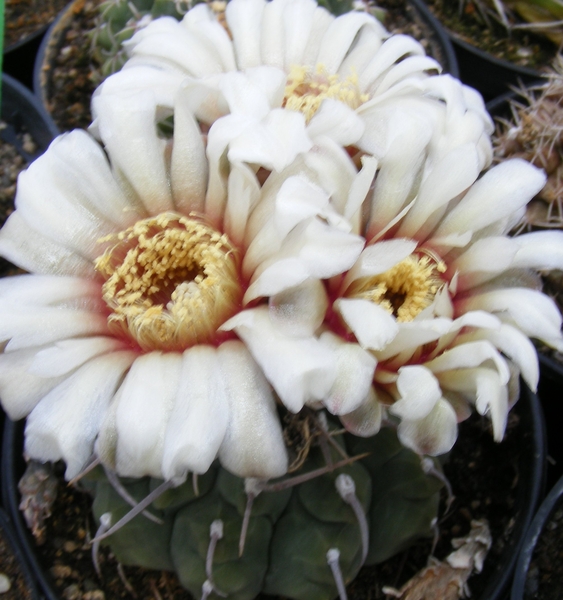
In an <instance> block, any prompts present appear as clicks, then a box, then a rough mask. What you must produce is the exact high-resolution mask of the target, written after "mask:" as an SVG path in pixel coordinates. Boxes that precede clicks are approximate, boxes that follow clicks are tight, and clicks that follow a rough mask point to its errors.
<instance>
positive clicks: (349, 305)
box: [334, 298, 399, 350]
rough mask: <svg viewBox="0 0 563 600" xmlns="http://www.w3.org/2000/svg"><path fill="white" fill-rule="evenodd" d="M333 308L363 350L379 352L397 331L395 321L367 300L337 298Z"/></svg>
mask: <svg viewBox="0 0 563 600" xmlns="http://www.w3.org/2000/svg"><path fill="white" fill-rule="evenodd" d="M334 308H335V309H336V310H337V311H338V312H339V313H340V315H341V316H342V318H343V319H344V321H345V322H346V325H348V327H349V328H350V329H351V330H352V333H353V334H354V335H355V336H356V339H357V340H358V343H359V344H360V346H362V347H363V348H366V349H369V350H381V349H382V348H384V347H385V345H386V344H388V343H389V342H390V341H391V340H392V339H393V338H394V337H395V336H396V335H397V332H398V331H399V327H398V325H397V321H396V320H395V319H394V318H393V317H392V316H391V315H390V314H389V313H388V312H387V311H386V310H385V309H383V308H381V306H379V305H378V304H374V303H373V302H370V301H369V300H362V299H352V298H339V299H338V300H336V301H335V302H334Z"/></svg>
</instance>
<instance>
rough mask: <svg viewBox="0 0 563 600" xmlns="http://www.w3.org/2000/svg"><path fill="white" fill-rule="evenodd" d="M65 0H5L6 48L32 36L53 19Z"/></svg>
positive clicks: (64, 3)
mask: <svg viewBox="0 0 563 600" xmlns="http://www.w3.org/2000/svg"><path fill="white" fill-rule="evenodd" d="M66 3H67V0H6V14H5V39H4V46H5V47H6V48H8V47H10V46H12V45H14V44H17V43H18V42H21V41H23V40H25V39H26V38H28V37H30V36H33V34H35V33H37V32H38V31H40V30H41V29H43V28H44V27H46V26H47V25H48V24H49V23H51V22H52V21H54V20H55V17H56V16H57V14H58V13H59V12H60V11H61V10H62V9H63V8H64V6H65V5H66Z"/></svg>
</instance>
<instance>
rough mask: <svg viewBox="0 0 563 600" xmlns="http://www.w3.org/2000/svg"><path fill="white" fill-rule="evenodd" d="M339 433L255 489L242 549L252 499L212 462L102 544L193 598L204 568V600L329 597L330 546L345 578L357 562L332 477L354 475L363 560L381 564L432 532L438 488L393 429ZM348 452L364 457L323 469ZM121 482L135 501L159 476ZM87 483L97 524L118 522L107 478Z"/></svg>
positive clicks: (356, 535)
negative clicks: (363, 518) (167, 573)
mask: <svg viewBox="0 0 563 600" xmlns="http://www.w3.org/2000/svg"><path fill="white" fill-rule="evenodd" d="M336 439H337V440H338V444H341V446H340V450H339V451H338V448H336V447H335V445H334V446H333V447H328V445H327V446H326V447H325V448H322V451H321V447H320V446H314V447H313V448H311V450H310V452H309V455H308V456H307V459H306V460H305V462H304V463H303V465H302V466H301V468H300V469H299V471H298V472H296V473H292V474H291V475H287V476H285V477H284V478H282V479H281V480H279V481H276V482H264V485H265V486H266V489H264V490H263V491H260V489H262V488H260V489H259V490H258V492H257V493H256V495H253V496H252V501H251V503H250V504H251V510H250V513H249V514H250V517H249V518H248V523H247V525H248V528H247V532H246V539H245V543H244V550H243V552H242V554H241V555H240V550H241V546H240V538H241V530H242V529H243V521H244V515H245V511H247V508H248V506H249V498H248V496H247V494H246V492H245V481H244V480H242V479H240V478H238V477H235V476H234V475H232V474H230V473H228V472H227V471H225V470H224V469H223V468H221V467H215V466H214V467H212V469H210V471H209V472H208V473H206V474H205V475H203V476H200V477H198V480H197V488H196V487H194V481H192V479H191V478H189V479H188V480H187V481H186V482H185V483H184V484H182V485H180V486H178V487H176V488H173V489H170V490H168V491H166V492H165V493H164V494H163V495H162V496H160V497H159V498H158V499H157V500H156V501H154V502H153V504H152V505H151V506H150V512H151V513H153V514H155V515H156V516H158V517H160V518H161V519H162V520H163V524H162V525H158V524H155V523H153V522H151V521H149V520H147V519H146V518H145V517H143V516H141V515H139V516H137V517H135V519H133V520H132V521H131V522H130V523H128V524H127V525H125V526H124V527H123V528H122V529H120V530H119V531H117V532H116V533H114V534H113V535H111V536H110V537H109V538H107V539H105V540H104V541H103V543H108V544H109V545H110V546H111V549H112V551H113V552H114V554H115V555H116V557H117V559H118V560H119V561H121V562H123V563H125V564H137V565H140V566H145V567H152V568H157V569H170V570H174V571H176V573H177V575H178V578H179V580H180V582H181V583H182V585H183V586H184V587H185V588H186V589H188V590H189V591H190V592H191V593H192V594H193V595H194V597H196V598H199V597H200V596H201V595H202V586H203V585H204V583H205V582H208V584H209V581H208V580H209V575H210V574H211V576H212V582H213V583H212V585H213V591H212V592H211V594H210V595H209V596H208V597H209V598H219V597H221V596H220V594H226V597H228V598H230V599H233V600H250V599H252V598H254V597H256V596H257V595H258V594H259V593H260V592H265V593H267V594H272V595H282V596H285V597H287V598H295V599H296V600H330V599H332V598H335V597H336V596H337V589H336V584H335V582H334V578H333V574H332V571H331V569H330V567H329V565H328V564H327V552H328V551H329V550H331V549H333V548H336V549H337V550H338V551H339V553H340V558H339V566H340V569H341V572H342V575H343V579H344V582H345V583H349V582H350V581H352V580H353V579H354V577H355V576H356V574H357V573H358V571H359V569H360V567H361V566H362V562H363V546H362V532H361V528H360V525H359V521H358V518H357V515H356V514H355V511H354V510H353V509H352V506H351V505H350V504H349V502H348V501H346V500H345V499H344V497H343V496H341V495H340V494H339V492H338V491H337V489H336V481H337V477H338V476H340V475H343V474H344V475H348V476H350V477H351V478H352V480H353V485H354V486H355V497H356V498H357V502H358V506H360V507H361V509H362V511H364V512H365V513H366V515H367V523H368V525H369V533H370V535H369V548H366V550H367V560H366V561H365V562H366V563H367V564H373V563H377V562H381V561H383V560H385V559H387V558H388V557H390V556H392V555H393V554H395V553H396V552H398V551H400V550H401V549H403V548H404V547H406V546H407V545H408V544H409V543H412V541H414V540H415V539H417V538H419V537H421V536H428V535H430V534H431V531H432V528H431V524H432V521H433V519H435V517H436V514H437V509H438V499H439V489H440V485H441V484H440V482H439V481H438V479H436V478H434V477H431V476H428V475H425V474H424V473H423V471H422V468H421V465H420V458H419V457H418V456H417V455H416V454H414V453H413V452H411V451H410V450H407V449H405V448H404V447H402V446H401V444H400V443H399V441H398V440H397V437H396V435H395V433H394V432H393V431H391V430H384V431H381V432H380V433H379V434H378V435H377V436H375V437H373V438H369V439H359V438H354V437H353V436H350V435H348V434H345V435H341V436H338V437H337V438H336V437H334V438H333V440H336ZM344 446H345V448H344ZM329 448H330V449H329ZM346 451H347V452H348V453H349V456H358V455H360V454H363V453H368V452H369V455H368V456H366V457H364V458H362V459H361V460H358V461H356V462H349V461H348V464H345V466H341V467H340V468H336V469H333V470H330V469H327V468H326V467H327V461H328V463H329V464H332V465H334V464H336V463H338V462H341V461H343V456H345V455H346V454H345V452H346ZM344 462H346V460H345V459H344ZM323 468H324V469H325V472H324V474H322V475H320V476H317V477H315V478H313V479H310V480H308V481H304V482H301V483H299V484H298V485H291V486H290V487H286V488H285V489H281V490H278V491H272V489H270V488H273V487H276V488H277V487H282V488H283V486H284V485H287V480H292V478H294V477H301V476H304V475H306V474H307V473H310V472H313V471H317V470H319V469H323ZM284 482H285V483H284ZM122 483H123V484H124V486H125V487H126V489H127V490H128V491H129V493H130V494H131V495H132V496H133V497H134V498H135V499H137V500H140V499H142V498H143V497H144V496H146V495H147V494H148V493H149V492H150V491H152V490H153V489H155V488H156V487H157V486H158V485H159V484H160V483H162V482H160V481H156V480H151V479H149V478H145V479H142V480H123V481H122ZM277 484H280V486H278V485H277ZM88 487H90V488H94V489H95V501H94V514H95V516H96V518H97V519H98V521H99V519H100V517H101V516H102V515H103V514H104V513H108V512H110V513H111V515H112V519H111V520H112V523H116V522H117V520H118V519H119V518H121V517H122V516H123V515H124V514H125V513H126V512H127V511H128V510H129V509H130V506H129V505H128V504H127V503H126V502H125V501H124V500H122V498H121V497H120V496H119V495H118V494H117V492H115V491H114V490H113V488H112V487H111V485H110V484H109V482H108V481H107V480H106V479H105V478H103V477H100V476H99V475H97V476H96V478H95V479H93V480H91V481H90V483H89V484H88ZM219 519H220V521H221V524H222V531H223V535H222V537H221V538H220V539H218V540H216V546H215V551H214V553H213V555H212V559H211V563H210V564H211V573H209V564H208V565H207V569H206V561H207V560H208V558H209V557H208V553H209V548H210V542H211V537H210V531H211V530H212V527H213V524H214V523H216V522H217V520H219Z"/></svg>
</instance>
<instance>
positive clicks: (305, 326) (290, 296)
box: [269, 279, 328, 337]
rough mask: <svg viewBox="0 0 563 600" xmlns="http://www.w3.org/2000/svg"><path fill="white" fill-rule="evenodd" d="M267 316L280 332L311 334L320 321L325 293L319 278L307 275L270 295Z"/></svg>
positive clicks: (323, 315)
mask: <svg viewBox="0 0 563 600" xmlns="http://www.w3.org/2000/svg"><path fill="white" fill-rule="evenodd" d="M269 307H270V320H271V321H272V323H273V324H274V325H275V326H276V327H277V328H278V329H279V330H280V331H282V332H283V333H284V334H286V335H289V336H292V337H308V336H312V335H313V334H314V333H315V331H316V330H317V329H318V328H319V327H320V326H321V325H322V323H323V320H324V318H325V313H326V310H327V308H328V296H327V293H326V289H325V287H324V285H323V284H322V282H320V281H319V280H318V279H308V280H306V281H304V282H303V283H302V284H301V285H299V286H296V287H294V288H290V289H287V290H285V291H284V292H281V293H280V294H276V295H274V296H271V297H270V300H269Z"/></svg>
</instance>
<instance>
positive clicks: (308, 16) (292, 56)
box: [278, 0, 317, 72]
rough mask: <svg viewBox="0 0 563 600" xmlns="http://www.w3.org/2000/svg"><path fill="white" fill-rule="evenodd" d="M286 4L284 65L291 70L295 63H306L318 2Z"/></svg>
mask: <svg viewBox="0 0 563 600" xmlns="http://www.w3.org/2000/svg"><path fill="white" fill-rule="evenodd" d="M284 4H285V9H284V12H283V25H284V27H283V29H284V46H283V51H284V56H283V65H282V66H283V67H284V68H285V70H286V71H288V72H289V70H290V69H291V67H292V66H293V65H302V64H304V62H303V58H304V56H305V51H306V49H307V46H308V45H309V42H310V35H311V30H312V27H313V22H314V18H315V13H316V12H317V3H316V2H313V1H312V0H305V1H301V2H286V3H284ZM278 26H279V25H278Z"/></svg>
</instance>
